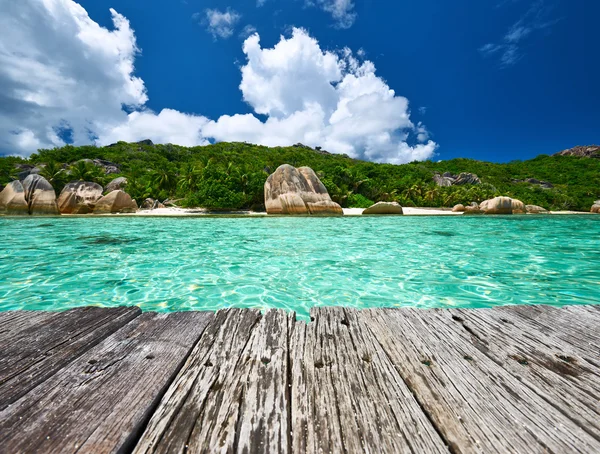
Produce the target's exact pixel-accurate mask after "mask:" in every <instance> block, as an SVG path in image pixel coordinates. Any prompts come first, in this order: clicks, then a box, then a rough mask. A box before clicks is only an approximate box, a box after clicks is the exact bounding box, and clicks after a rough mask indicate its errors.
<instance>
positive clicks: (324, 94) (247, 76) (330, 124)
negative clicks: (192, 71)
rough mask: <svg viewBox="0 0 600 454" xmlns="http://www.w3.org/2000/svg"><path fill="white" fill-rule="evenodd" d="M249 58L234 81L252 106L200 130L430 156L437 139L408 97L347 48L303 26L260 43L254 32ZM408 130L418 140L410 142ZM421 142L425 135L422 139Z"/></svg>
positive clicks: (375, 155)
mask: <svg viewBox="0 0 600 454" xmlns="http://www.w3.org/2000/svg"><path fill="white" fill-rule="evenodd" d="M243 50H244V53H245V54H246V57H247V63H246V65H244V66H243V67H242V83H241V84H240V89H241V91H242V94H243V97H244V100H245V101H246V102H247V103H248V104H249V105H250V106H251V107H252V108H253V110H254V111H255V112H256V113H258V114H263V115H266V116H267V117H268V118H267V119H266V121H261V120H259V119H258V118H257V117H256V116H255V115H253V114H246V115H233V116H228V115H225V116H222V117H221V118H219V119H218V120H217V121H211V122H209V123H208V124H207V125H206V126H205V127H204V128H203V133H204V134H205V135H206V136H208V137H212V138H215V139H216V140H244V141H248V142H253V143H262V144H265V145H287V144H290V143H294V142H302V143H304V144H306V145H311V146H321V147H323V148H324V149H326V150H328V151H331V152H334V153H344V154H348V155H349V156H351V157H354V158H361V159H369V160H376V161H380V162H390V163H404V162H409V161H412V160H422V159H427V158H429V157H431V156H432V155H433V154H434V151H435V149H436V147H437V145H436V143H435V142H433V141H431V140H428V138H429V136H428V133H427V130H426V128H425V126H424V125H422V124H419V125H417V126H415V125H414V124H413V123H412V122H411V120H410V114H409V109H408V100H407V99H406V98H404V97H402V96H396V94H395V92H394V90H392V89H390V87H389V86H388V85H387V84H386V83H385V81H384V80H383V79H381V78H380V77H378V76H377V75H376V74H375V66H374V65H373V63H372V62H370V61H359V60H358V59H357V58H356V57H355V56H354V55H353V54H352V52H351V51H350V50H349V49H344V50H343V51H342V52H338V53H334V52H330V51H324V50H322V49H321V48H320V46H319V43H318V42H317V41H316V40H315V39H314V38H312V37H311V36H309V34H308V33H307V32H306V31H305V30H302V29H298V28H296V29H294V30H293V33H292V36H291V37H290V38H285V37H281V39H280V41H279V43H278V44H276V45H275V46H274V47H273V48H262V47H261V45H260V37H259V36H258V35H257V34H255V35H253V36H251V37H249V38H248V39H247V40H246V41H245V42H244V48H243ZM411 135H412V136H414V138H415V140H416V142H421V143H417V144H415V145H414V146H411V145H409V144H408V142H407V139H409V138H410V137H411ZM423 142H425V143H423Z"/></svg>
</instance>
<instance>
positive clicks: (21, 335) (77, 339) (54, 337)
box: [0, 307, 141, 410]
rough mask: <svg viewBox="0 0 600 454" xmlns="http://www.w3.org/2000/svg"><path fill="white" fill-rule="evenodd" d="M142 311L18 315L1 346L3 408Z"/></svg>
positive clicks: (0, 402)
mask: <svg viewBox="0 0 600 454" xmlns="http://www.w3.org/2000/svg"><path fill="white" fill-rule="evenodd" d="M140 313H141V311H140V309H139V308H137V307H115V308H99V307H83V308H77V309H72V310H69V311H66V312H55V313H51V314H48V313H42V315H41V316H40V315H39V314H38V313H35V312H27V314H29V315H31V316H32V318H31V320H29V321H28V322H27V321H25V320H22V319H20V318H19V319H18V322H17V326H19V327H20V329H17V330H14V331H13V332H12V335H11V337H10V340H5V341H4V342H3V344H2V348H1V349H0V410H2V409H4V408H6V406H7V405H10V404H11V403H13V402H14V401H16V400H17V399H18V398H19V397H21V396H23V395H24V394H26V393H27V392H28V391H30V390H31V389H33V388H34V387H35V386H37V385H38V384H40V383H42V382H43V381H44V380H46V379H47V378H48V377H51V376H52V375H53V374H54V373H56V372H57V371H58V370H60V369H61V368H63V367H65V366H66V365H67V364H69V363H70V362H71V361H73V360H74V359H75V358H77V357H78V356H80V355H81V354H82V353H84V352H86V351H87V350H89V349H90V348H92V347H94V346H95V345H97V344H98V343H99V342H101V341H102V340H103V339H105V338H106V337H108V336H109V335H111V334H112V333H114V332H115V331H117V330H118V329H119V328H121V327H122V326H124V325H125V324H126V323H128V322H129V321H131V320H133V319H134V318H135V317H137V316H138V315H140ZM13 315H16V314H13ZM7 323H12V322H10V321H9V322H7Z"/></svg>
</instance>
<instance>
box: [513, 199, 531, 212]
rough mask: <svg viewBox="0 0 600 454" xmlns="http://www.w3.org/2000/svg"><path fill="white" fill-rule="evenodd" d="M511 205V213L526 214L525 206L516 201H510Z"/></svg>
mask: <svg viewBox="0 0 600 454" xmlns="http://www.w3.org/2000/svg"><path fill="white" fill-rule="evenodd" d="M510 200H511V204H512V212H513V214H523V213H526V212H527V208H526V207H525V204H524V203H523V202H521V201H520V200H517V199H510Z"/></svg>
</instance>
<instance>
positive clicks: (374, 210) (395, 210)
mask: <svg viewBox="0 0 600 454" xmlns="http://www.w3.org/2000/svg"><path fill="white" fill-rule="evenodd" d="M362 214H403V211H402V206H400V204H399V203H398V202H377V203H376V204H375V205H371V206H370V207H369V208H367V209H366V210H364V211H363V212H362Z"/></svg>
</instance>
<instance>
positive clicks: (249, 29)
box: [240, 24, 256, 39]
mask: <svg viewBox="0 0 600 454" xmlns="http://www.w3.org/2000/svg"><path fill="white" fill-rule="evenodd" d="M255 33H256V27H255V26H254V25H251V24H248V25H246V26H245V27H244V28H243V29H242V31H241V32H240V38H243V39H246V38H247V37H248V36H250V35H253V34H255Z"/></svg>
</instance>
